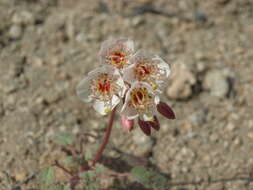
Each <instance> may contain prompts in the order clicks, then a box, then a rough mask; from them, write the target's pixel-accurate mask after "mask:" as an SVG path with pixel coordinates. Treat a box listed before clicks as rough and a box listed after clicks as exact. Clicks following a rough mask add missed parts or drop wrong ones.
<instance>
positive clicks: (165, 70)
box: [153, 55, 171, 77]
mask: <svg viewBox="0 0 253 190" xmlns="http://www.w3.org/2000/svg"><path fill="white" fill-rule="evenodd" d="M153 60H154V61H155V62H156V63H157V66H158V67H159V69H160V70H161V72H162V73H161V74H162V75H164V76H165V77H168V76H169V75H170V72H171V71H170V66H169V64H167V63H166V62H165V61H164V60H163V59H162V58H160V57H159V56H157V55H156V56H155V57H154V58H153Z"/></svg>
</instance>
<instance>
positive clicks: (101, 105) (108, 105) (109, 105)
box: [93, 96, 120, 115]
mask: <svg viewBox="0 0 253 190" xmlns="http://www.w3.org/2000/svg"><path fill="white" fill-rule="evenodd" d="M119 102H120V99H119V98H118V97H117V96H113V97H112V101H111V102H104V101H99V100H96V101H95V102H94V104H93V108H94V109H95V110H96V111H97V112H98V113H100V114H101V115H107V114H108V113H110V112H111V111H112V109H113V108H114V107H115V106H116V105H117V104H118V103H119Z"/></svg>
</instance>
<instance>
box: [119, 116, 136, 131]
mask: <svg viewBox="0 0 253 190" xmlns="http://www.w3.org/2000/svg"><path fill="white" fill-rule="evenodd" d="M120 121H121V127H122V128H123V129H124V130H126V131H132V130H133V128H134V120H129V119H126V118H125V117H121V118H120Z"/></svg>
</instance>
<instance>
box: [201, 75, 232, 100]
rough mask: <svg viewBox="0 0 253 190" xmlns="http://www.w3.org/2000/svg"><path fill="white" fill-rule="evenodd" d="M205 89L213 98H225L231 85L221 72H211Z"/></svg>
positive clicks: (206, 78)
mask: <svg viewBox="0 0 253 190" xmlns="http://www.w3.org/2000/svg"><path fill="white" fill-rule="evenodd" d="M203 88H204V89H205V90H208V91H210V94H211V95H212V96H215V97H218V98H224V97H225V96H226V95H227V94H228V92H229V84H228V81H227V78H226V77H225V76H224V75H223V73H222V72H221V71H218V70H214V71H209V72H208V73H207V74H206V76H205V78H204V83H203Z"/></svg>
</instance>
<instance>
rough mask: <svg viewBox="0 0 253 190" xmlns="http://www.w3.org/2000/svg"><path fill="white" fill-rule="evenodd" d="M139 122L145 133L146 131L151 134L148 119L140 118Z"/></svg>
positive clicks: (148, 134)
mask: <svg viewBox="0 0 253 190" xmlns="http://www.w3.org/2000/svg"><path fill="white" fill-rule="evenodd" d="M138 124H139V126H140V128H141V130H142V131H143V133H145V134H146V135H147V136H150V135H151V128H150V125H149V124H148V122H147V121H143V120H141V119H140V118H138Z"/></svg>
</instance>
